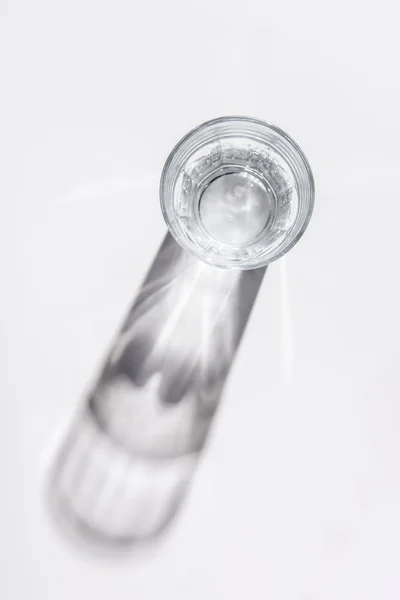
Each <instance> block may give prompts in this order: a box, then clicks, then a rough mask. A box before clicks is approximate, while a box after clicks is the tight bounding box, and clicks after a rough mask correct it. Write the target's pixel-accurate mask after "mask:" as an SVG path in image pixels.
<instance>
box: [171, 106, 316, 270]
mask: <svg viewBox="0 0 400 600" xmlns="http://www.w3.org/2000/svg"><path fill="white" fill-rule="evenodd" d="M229 122H235V123H238V124H240V123H251V124H253V125H255V126H260V127H262V128H266V129H268V130H270V131H272V132H274V133H276V134H277V135H278V136H280V137H281V138H283V139H284V140H285V141H286V142H287V143H288V144H289V145H290V146H291V147H292V148H293V150H294V151H295V152H296V154H297V155H298V157H299V159H300V161H301V163H302V165H303V167H304V171H305V176H306V179H307V182H308V187H309V200H308V206H307V212H306V216H305V218H304V220H303V222H302V223H301V225H300V227H299V228H298V230H297V231H296V233H295V235H294V236H293V239H292V240H291V241H290V242H289V243H288V244H287V245H286V246H284V247H283V248H281V249H280V251H279V252H277V253H276V254H273V255H272V256H271V257H269V258H267V259H266V260H265V261H261V262H260V264H257V265H252V264H237V265H235V264H229V265H223V264H218V263H215V262H214V261H212V260H207V256H206V255H205V254H202V253H200V252H197V251H196V250H195V249H194V248H192V247H191V246H190V245H189V244H188V245H186V244H184V243H182V241H181V240H180V239H179V236H177V233H176V230H175V229H174V227H173V223H172V222H171V219H170V215H168V213H167V208H166V203H165V202H164V190H165V187H166V185H165V184H166V178H167V174H168V172H169V170H170V167H171V163H172V162H173V159H174V158H175V156H176V155H177V153H178V151H179V150H180V149H181V148H182V147H184V146H185V144H187V143H188V142H189V140H190V139H191V138H193V137H194V136H196V134H198V133H200V132H202V131H204V130H207V129H208V128H210V127H212V126H213V125H219V124H225V123H226V124H229ZM159 199H160V205H161V212H162V215H163V218H164V221H165V223H166V225H167V227H168V230H169V232H170V233H171V235H172V237H173V238H174V239H175V240H176V242H177V243H178V244H179V245H180V246H182V247H183V248H184V250H185V251H187V252H189V253H190V254H192V255H193V256H195V257H196V258H197V259H199V260H201V261H202V262H204V263H206V264H208V265H212V266H214V267H219V268H222V269H238V270H251V269H257V268H262V267H265V266H267V265H269V264H271V263H273V262H274V261H276V260H278V259H279V258H281V257H282V256H284V255H285V254H286V253H287V252H289V251H290V250H291V249H292V248H293V246H295V245H296V244H297V242H298V241H299V240H300V238H301V237H302V236H303V234H304V232H305V230H306V229H307V227H308V224H309V222H310V219H311V217H312V214H313V211H314V203H315V182H314V176H313V173H312V170H311V166H310V163H309V162H308V159H307V157H306V155H305V154H304V152H303V150H302V149H301V148H300V146H299V145H298V143H297V142H296V141H295V140H294V139H293V138H292V137H291V136H290V135H289V134H288V133H286V131H284V130H283V129H281V128H280V127H278V126H277V125H274V124H272V123H270V122H268V121H265V120H263V119H257V118H255V117H247V116H243V115H228V116H222V117H216V118H213V119H209V120H208V121H204V122H203V123H200V124H199V125H197V126H196V127H194V128H192V129H191V130H190V131H188V132H187V133H186V134H185V135H184V136H183V137H182V138H181V139H180V140H179V141H178V142H177V143H176V144H175V146H174V147H173V148H172V150H171V151H170V153H169V155H168V157H167V160H166V161H165V163H164V167H163V170H162V173H161V178H160V184H159Z"/></svg>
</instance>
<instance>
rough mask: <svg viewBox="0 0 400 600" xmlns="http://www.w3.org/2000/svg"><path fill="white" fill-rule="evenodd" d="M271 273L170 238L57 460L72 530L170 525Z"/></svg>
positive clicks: (126, 537)
mask: <svg viewBox="0 0 400 600" xmlns="http://www.w3.org/2000/svg"><path fill="white" fill-rule="evenodd" d="M265 270H266V269H265V268H262V269H257V270H252V271H237V270H221V269H217V268H213V267H210V266H208V265H205V264H203V263H201V262H199V261H198V260H197V259H195V258H194V257H192V256H190V255H189V254H187V253H186V252H185V251H183V250H182V249H181V247H180V246H179V245H178V244H177V243H176V242H175V241H174V240H173V238H172V237H171V236H170V235H169V234H167V235H166V237H165V239H164V241H163V243H162V245H161V247H160V250H159V252H158V254H157V256H156V257H155V260H154V262H153V264H152V266H151V268H150V270H149V272H148V275H147V277H146V279H145V281H144V283H143V285H142V287H141V289H140V291H139V294H138V296H137V298H136V300H135V302H134V304H133V306H132V308H131V310H130V311H129V313H128V316H127V318H126V320H125V323H124V325H123V327H122V329H121V330H120V332H119V333H118V335H117V336H116V339H115V342H114V344H113V346H112V348H111V351H110V352H109V354H108V357H107V359H106V361H105V363H104V365H103V368H102V370H101V372H100V376H99V378H98V380H97V382H96V383H95V385H94V387H93V389H92V392H91V393H90V394H89V395H88V397H87V399H86V401H85V404H84V408H83V410H82V411H81V413H80V414H79V415H78V417H77V419H76V420H75V422H74V423H73V425H72V427H71V429H70V432H69V435H68V437H67V440H66V442H65V444H64V446H63V448H62V449H61V452H60V453H59V455H58V458H57V460H56V463H55V465H54V469H53V471H52V476H51V489H50V492H51V501H52V508H53V510H54V513H55V514H56V516H57V518H58V519H60V520H61V521H62V523H63V524H64V525H65V524H68V525H69V526H70V527H72V529H73V530H75V531H77V532H79V533H80V534H81V537H82V536H83V537H85V538H88V539H90V540H91V541H93V540H94V541H97V542H102V543H113V544H129V543H133V542H137V541H145V540H149V539H153V538H154V537H155V536H156V535H157V534H159V533H160V532H161V531H163V530H164V529H165V528H166V526H167V525H168V524H169V523H170V521H171V520H172V518H173V517H174V515H175V514H176V512H177V510H178V509H179V507H180V505H181V503H182V502H183V499H184V496H185V492H186V490H187V488H188V485H189V483H190V480H191V478H192V476H193V473H194V470H195V468H196V465H197V462H198V460H199V457H200V456H201V452H202V449H203V447H204V444H205V442H206V439H207V435H208V433H209V431H210V426H211V424H212V421H213V417H214V415H215V412H216V410H217V408H218V405H219V402H220V398H221V393H222V390H223V387H224V384H225V381H226V378H227V375H228V373H229V370H230V367H231V365H232V361H233V359H234V356H235V353H236V350H237V348H238V345H239V343H240V340H241V337H242V335H243V331H244V329H245V327H246V324H247V321H248V318H249V316H250V313H251V310H252V307H253V304H254V301H255V298H256V296H257V293H258V290H259V288H260V285H261V282H262V279H263V277H264V274H265Z"/></svg>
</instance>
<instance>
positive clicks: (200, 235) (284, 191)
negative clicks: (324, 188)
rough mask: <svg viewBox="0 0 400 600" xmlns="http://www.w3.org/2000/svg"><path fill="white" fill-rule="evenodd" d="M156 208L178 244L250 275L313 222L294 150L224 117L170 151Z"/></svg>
mask: <svg viewBox="0 0 400 600" xmlns="http://www.w3.org/2000/svg"><path fill="white" fill-rule="evenodd" d="M160 200H161V208H162V211H163V215H164V218H165V221H166V223H167V226H168V228H169V230H170V232H171V233H172V235H173V236H174V238H175V239H176V241H177V242H178V243H179V244H180V245H181V246H182V247H183V248H185V249H186V250H188V251H189V252H191V253H192V254H194V255H195V256H197V258H199V259H200V260H202V261H204V262H206V263H208V264H211V265H214V266H218V267H225V268H228V267H236V268H239V269H254V268H257V267H261V266H265V265H267V264H269V263H271V262H272V261H274V260H276V259H277V258H279V257H281V256H282V255H283V254H285V253H286V252H287V251H288V250H290V248H292V247H293V246H294V244H295V243H296V242H297V241H298V240H299V238H300V237H301V235H302V234H303V232H304V231H305V229H306V227H307V225H308V222H309V220H310V217H311V213H312V209H313V205H314V181H313V176H312V172H311V169H310V166H309V164H308V161H307V159H306V157H305V156H304V154H303V152H302V150H301V149H300V148H299V146H298V145H297V144H296V143H295V142H294V141H293V140H292V139H291V138H290V137H289V136H288V135H287V134H286V133H285V132H284V131H282V130H281V129H279V128H278V127H275V126H274V125H270V124H269V123H265V122H264V121H259V120H257V119H252V118H249V117H222V118H219V119H214V120H212V121H208V122H206V123H203V124H202V125H200V126H199V127H197V128H196V129H193V130H192V131H191V132H189V133H188V134H187V135H186V136H185V137H184V138H183V139H182V140H181V141H180V142H179V143H178V144H177V145H176V146H175V148H174V149H173V150H172V152H171V154H170V155H169V157H168V159H167V162H166V164H165V167H164V170H163V173H162V176H161V183H160Z"/></svg>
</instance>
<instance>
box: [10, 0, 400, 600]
mask: <svg viewBox="0 0 400 600" xmlns="http://www.w3.org/2000/svg"><path fill="white" fill-rule="evenodd" d="M396 8H397V7H396V4H395V3H394V2H390V1H387V0H383V2H380V3H379V4H374V8H372V7H371V5H370V3H362V2H356V1H346V2H344V1H341V0H340V1H339V2H336V3H334V4H332V3H331V4H326V3H323V2H317V1H316V0H314V1H311V0H310V1H306V2H290V1H283V2H275V3H270V2H261V1H258V2H257V1H254V0H250V1H249V2H247V3H238V2H234V1H233V2H232V1H231V2H228V1H226V0H221V1H220V2H210V3H207V2H203V3H197V4H194V5H190V3H185V2H181V1H177V0H172V1H170V2H166V3H161V2H160V3H156V4H155V3H136V4H135V3H132V2H128V1H125V0H124V1H122V0H116V1H115V2H105V1H99V2H94V1H92V2H91V1H90V0H80V1H79V2H78V1H75V0H71V1H70V2H63V1H62V0H59V1H57V2H50V1H46V0H38V1H37V2H28V1H27V0H26V1H23V0H21V1H20V2H8V1H7V0H3V1H2V2H1V4H0V14H1V18H0V57H1V58H0V60H1V62H0V72H1V81H2V86H1V88H2V90H1V96H0V109H1V112H0V114H1V117H0V123H1V126H0V130H1V138H0V165H1V178H0V198H1V199H0V201H1V214H2V218H1V223H0V244H1V248H0V261H1V282H2V291H1V294H0V308H1V341H0V353H1V359H2V369H1V373H2V375H1V377H0V394H1V402H2V403H1V406H2V414H1V419H0V440H1V460H0V509H1V510H0V531H1V549H0V597H1V598H4V600H25V599H28V598H29V600H71V599H72V598H73V599H74V600H83V599H86V598H96V600H106V599H108V598H111V597H112V598H115V599H117V600H125V599H126V600H128V599H130V598H134V597H137V598H140V600H158V599H159V598H160V597H163V598H168V599H171V600H181V599H182V600H186V599H190V600H204V599H207V600H213V599H216V600H217V599H218V600H220V599H223V598H227V599H228V598H247V597H249V598H256V599H258V598H260V599H271V600H272V599H273V600H376V599H377V598H379V599H381V598H382V599H384V600H392V599H393V600H395V599H397V598H398V597H399V594H400V516H399V514H400V513H399V502H400V475H399V468H398V462H399V459H398V457H399V452H400V442H399V428H400V403H399V396H400V394H399V392H400V385H399V374H398V371H399V368H398V359H399V334H400V330H399V326H400V318H399V305H400V286H399V265H398V259H399V256H400V241H399V239H400V238H399V234H398V220H399V218H400V208H399V206H400V204H399V201H400V197H399V190H400V170H399V164H400V145H399V141H398V140H399V134H400V120H399V118H398V110H399V106H400V84H399V70H400V44H399V37H398V16H397V12H398V11H397V10H396ZM224 114H245V115H250V116H255V117H258V118H262V119H266V120H268V121H270V122H272V123H275V124H277V125H279V126H280V127H282V128H283V129H284V130H286V131H287V132H288V133H289V134H290V135H292V136H293V137H294V139H295V140H296V141H297V142H298V143H299V144H300V146H301V147H302V148H303V150H304V151H305V153H306V155H307V157H308V158H309V160H310V163H311V165H312V168H313V171H314V175H315V180H316V190H317V195H316V208H315V212H314V216H313V218H312V221H311V224H310V227H309V229H308V231H307V233H306V235H305V237H304V239H302V240H301V242H300V243H299V245H298V246H297V247H296V248H295V249H294V250H293V251H292V252H290V254H289V255H287V257H285V258H284V259H283V260H281V261H279V262H278V263H276V264H274V265H273V266H272V267H271V268H270V269H269V270H268V273H267V275H266V278H265V280H264V282H263V286H262V289H261V292H260V294H259V296H258V299H257V303H256V306H255V309H254V311H253V314H252V316H251V320H250V322H249V325H248V328H247V330H246V333H245V336H244V339H243V342H242V345H241V347H240V350H239V353H238V356H237V359H236V361H235V364H234V367H233V369H232V372H231V375H230V377H229V381H228V384H227V386H226V389H225V394H224V401H223V405H222V407H221V410H220V411H219V414H218V417H217V420H216V422H215V427H214V429H213V433H212V436H211V438H210V442H209V444H208V446H207V450H206V452H205V454H204V456H203V461H202V464H201V467H200V469H199V471H198V472H197V474H196V478H195V482H194V485H193V488H192V490H191V492H190V495H189V498H188V500H187V502H186V503H185V505H184V508H183V511H182V512H181V514H180V516H179V519H178V520H177V522H176V524H175V525H174V527H173V528H172V529H171V530H170V532H169V535H168V536H166V537H165V538H164V540H163V542H162V543H161V544H160V545H150V546H148V547H146V548H145V549H143V548H141V549H137V550H136V551H135V552H133V553H131V554H127V555H126V556H125V555H124V556H120V555H118V556H114V557H105V556H98V555H93V554H90V553H88V552H85V551H84V550H81V549H78V548H77V547H76V546H75V545H74V544H72V543H70V541H68V540H67V539H65V538H64V537H63V535H62V534H61V533H60V532H58V531H57V529H55V527H54V525H53V522H52V521H51V519H50V518H49V516H48V511H47V507H46V503H45V501H44V489H45V482H46V476H47V473H48V470H49V467H50V465H51V463H52V460H53V458H54V454H55V452H56V450H57V449H58V447H59V445H60V443H61V441H62V439H63V437H64V434H65V431H66V429H67V428H68V426H69V422H70V420H71V418H72V416H73V415H74V413H75V411H76V409H77V407H78V405H79V402H80V400H81V398H82V394H83V392H84V390H85V388H86V387H87V385H88V382H89V381H90V379H91V378H92V377H93V373H94V372H95V370H96V368H97V367H98V365H99V361H100V359H101V358H102V356H103V355H104V352H105V350H106V348H107V346H108V344H109V341H110V339H111V338H112V336H113V334H114V332H115V330H116V328H117V326H118V324H119V323H120V320H121V318H122V316H123V314H124V311H125V310H126V308H127V306H128V305H129V303H130V302H131V300H132V298H133V297H134V295H135V293H136V291H137V289H138V288H139V286H140V283H141V280H142V278H143V276H144V274H145V272H146V269H147V267H148V265H149V264H150V262H151V260H152V259H153V257H154V254H155V252H156V250H157V248H158V245H159V243H160V242H161V239H162V237H163V236H164V233H165V225H164V222H163V220H162V216H161V213H160V210H159V204H158V180H159V175H160V172H161V169H162V166H163V162H164V160H165V158H166V156H167V154H168V153H169V151H170V149H171V148H172V146H173V145H174V144H175V142H176V141H178V139H179V138H180V137H181V136H182V135H183V134H184V133H186V131H188V130H189V129H190V128H192V127H193V126H195V125H197V124H199V123H200V122H202V121H205V120H207V119H209V118H212V117H217V116H220V115H224Z"/></svg>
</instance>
